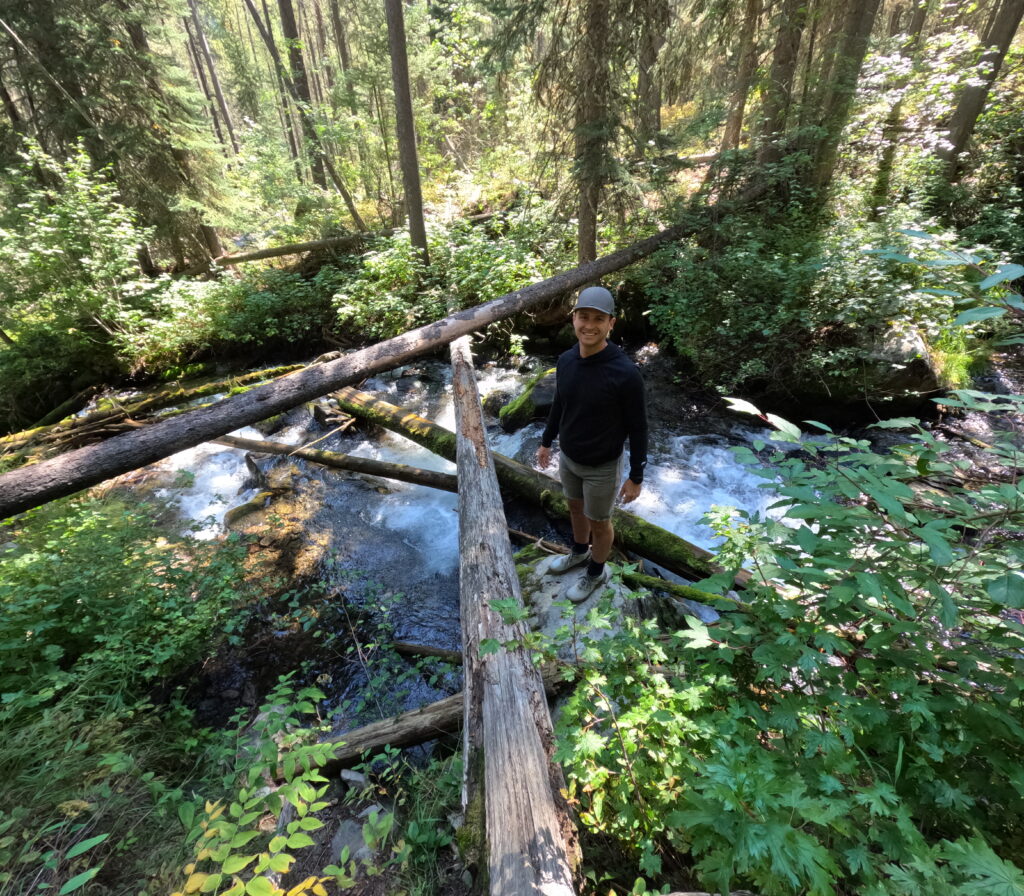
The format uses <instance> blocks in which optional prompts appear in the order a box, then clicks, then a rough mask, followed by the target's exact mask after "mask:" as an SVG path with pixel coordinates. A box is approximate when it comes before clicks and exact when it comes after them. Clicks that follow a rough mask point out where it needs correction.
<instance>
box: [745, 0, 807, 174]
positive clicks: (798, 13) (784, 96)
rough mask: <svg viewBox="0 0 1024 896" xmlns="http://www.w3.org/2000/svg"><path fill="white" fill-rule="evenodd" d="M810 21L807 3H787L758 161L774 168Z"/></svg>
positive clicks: (766, 100)
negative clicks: (805, 25) (804, 36)
mask: <svg viewBox="0 0 1024 896" xmlns="http://www.w3.org/2000/svg"><path fill="white" fill-rule="evenodd" d="M806 20H807V4H806V0H783V3H782V9H781V10H780V13H779V30H778V35H777V37H776V39H775V49H774V51H773V53H772V66H771V71H770V73H769V75H768V85H767V87H766V89H765V98H764V106H763V108H762V110H761V126H760V129H759V130H760V138H761V147H760V150H759V152H758V157H757V158H758V161H759V162H761V163H763V164H771V163H772V162H777V161H778V160H779V159H781V158H782V145H783V138H784V134H785V130H786V121H787V119H788V117H789V107H790V105H791V104H792V100H793V79H794V76H795V75H796V64H797V58H798V56H799V51H800V37H801V35H802V33H803V29H804V24H805V22H806Z"/></svg>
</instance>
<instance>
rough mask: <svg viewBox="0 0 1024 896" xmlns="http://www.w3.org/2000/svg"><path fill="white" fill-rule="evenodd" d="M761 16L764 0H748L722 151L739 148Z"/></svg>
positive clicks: (755, 59) (754, 63) (752, 76)
mask: <svg viewBox="0 0 1024 896" xmlns="http://www.w3.org/2000/svg"><path fill="white" fill-rule="evenodd" d="M760 18H761V0H747V3H746V7H745V9H744V12H743V30H742V31H740V49H739V57H740V58H739V67H738V68H737V70H736V87H735V89H734V90H733V92H732V100H731V101H730V103H729V117H728V118H727V119H726V121H725V130H724V132H723V133H722V152H728V151H729V150H732V149H738V148H739V145H740V134H741V133H742V131H743V112H744V110H745V108H746V105H747V95H748V94H749V93H750V85H751V84H752V83H753V80H754V72H755V71H756V70H757V22H758V20H759V19H760Z"/></svg>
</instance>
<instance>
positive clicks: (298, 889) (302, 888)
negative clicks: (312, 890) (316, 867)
mask: <svg viewBox="0 0 1024 896" xmlns="http://www.w3.org/2000/svg"><path fill="white" fill-rule="evenodd" d="M314 883H316V878H315V877H313V876H312V875H311V876H310V877H307V878H306V879H305V880H304V881H303V882H302V883H301V884H297V885H296V886H294V887H292V888H291V889H290V890H289V891H288V896H300V894H302V893H305V892H306V890H307V888H308V887H309V886H310V885H311V884H314Z"/></svg>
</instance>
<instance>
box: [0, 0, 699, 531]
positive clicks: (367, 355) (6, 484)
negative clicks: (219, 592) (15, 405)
mask: <svg viewBox="0 0 1024 896" xmlns="http://www.w3.org/2000/svg"><path fill="white" fill-rule="evenodd" d="M249 2H251V0H249ZM698 227H699V225H694V224H687V225H678V226H676V227H670V228H669V229H667V230H663V231H662V232H661V233H659V234H656V235H655V236H652V237H648V238H647V239H646V240H642V241H641V242H639V243H636V244H634V245H633V246H630V247H628V248H626V249H621V250H619V251H618V252H615V253H613V254H611V255H608V256H606V257H604V258H602V259H599V260H597V261H594V262H591V263H590V264H586V265H582V266H580V267H578V268H574V269H573V270H571V271H566V272H564V273H561V274H557V275H555V276H554V277H551V278H549V279H547V280H544V281H541V282H540V283H535V284H532V285H531V286H527V287H524V288H523V289H519V290H516V291H515V292H512V293H508V294H506V295H504V296H500V297H499V298H497V299H494V300H492V301H490V302H487V303H486V304H483V305H478V306H477V307H475V308H468V309H466V310H464V311H460V312H458V313H456V314H453V315H451V316H450V317H447V318H445V319H444V320H440V321H437V322H435V323H431V324H427V325H426V326H423V327H419V328H417V329H415V330H411V331H410V332H408V333H403V334H402V335H401V336H396V337H394V338H393V339H388V340H387V341H385V342H382V343H379V344H378V345H374V346H371V347H370V348H367V349H363V350H362V351H358V352H353V353H352V354H350V355H346V356H344V357H342V358H339V359H338V360H336V361H331V362H329V363H327V364H314V365H312V366H311V367H308V368H306V369H305V370H302V371H300V372H299V373H295V374H292V375H291V376H287V377H285V378H284V379H283V380H281V381H280V382H276V383H271V384H268V385H266V386H259V387H257V388H254V389H252V390H251V391H249V392H247V393H245V394H244V395H236V396H233V397H231V398H226V399H223V400H222V401H219V402H217V403H216V404H214V405H210V406H208V407H204V408H197V409H196V410H192V411H188V412H186V413H183V414H181V415H180V416H178V417H176V418H175V419H173V420H166V421H163V422H161V423H156V424H153V425H152V426H147V427H146V428H145V429H141V430H139V431H137V432H132V433H126V434H124V435H121V436H119V437H117V438H115V439H111V440H110V441H108V442H105V443H103V444H99V445H90V446H89V447H87V448H81V449H79V450H77V451H74V452H71V453H70V454H67V455H64V456H61V457H56V458H52V459H50V460H46V461H42V462H40V463H38V464H33V465H32V466H30V467H25V468H22V469H19V470H13V471H11V472H9V473H6V474H4V475H2V476H0V519H4V518H6V517H9V516H12V515H13V514H15V513H20V512H21V511H23V510H28V509H29V508H31V507H38V506H39V505H40V504H45V503H46V502H47V501H52V500H54V499H56V498H62V497H64V496H65V495H71V494H74V493H75V492H77V491H80V490H82V489H84V488H88V487H89V486H91V485H96V484H97V483H99V482H103V481H105V480H107V479H110V478H112V477H114V476H117V475H119V474H121V473H127V472H128V471H129V470H135V469H138V468H139V467H142V466H145V465H146V464H150V463H153V462H154V461H157V460H160V459H161V458H164V457H168V456H170V455H171V454H174V453H175V452H176V451H180V450H182V449H184V448H190V447H192V446H193V445H199V444H201V443H202V442H206V441H208V440H209V439H213V438H217V437H218V436H222V435H224V434H225V433H229V432H231V431H232V430H235V429H238V428H239V427H240V426H246V425H248V424H250V423H255V422H257V421H258V420H264V419H266V418H267V417H272V416H273V415H274V414H278V413H281V412H282V411H286V410H289V409H290V408H293V407H295V406H296V405H299V404H302V402H304V401H309V400H311V399H313V398H318V397H319V396H321V395H326V394H327V393H328V392H332V391H333V390H335V389H337V388H339V387H341V386H344V385H347V384H348V383H353V382H356V381H357V380H360V379H362V378H364V377H366V376H368V375H369V374H371V373H374V372H376V371H379V370H388V369H390V368H392V367H395V366H397V365H399V364H403V363H405V362H406V361H409V360H411V359H413V358H415V357H417V356H419V355H422V354H424V353H426V352H428V351H431V350H433V349H436V348H439V347H441V346H442V345H446V344H448V343H449V342H451V341H452V340H454V339H458V338H459V337H460V336H465V335H466V334H467V333H472V332H474V331H476V330H480V329H483V328H484V327H486V326H487V325H488V324H491V323H494V321H497V320H501V319H503V318H506V317H510V316H511V315H513V314H518V313H519V312H521V311H526V310H527V309H529V308H533V307H535V306H537V305H539V304H541V303H542V302H545V301H550V300H551V299H553V298H556V297H560V296H563V295H566V294H568V293H570V292H571V291H572V290H574V289H577V288H579V287H580V286H582V285H583V284H585V283H591V282H593V281H594V280H597V279H598V278H600V277H602V276H604V275H606V274H609V273H611V272H612V271H617V270H620V269H621V268H624V267H626V266H627V265H629V264H632V263H633V262H634V261H637V260H638V259H640V258H643V257H645V256H647V255H649V254H650V253H651V252H653V251H654V250H655V249H657V248H658V247H659V246H660V245H662V244H663V243H664V242H666V241H667V240H670V239H678V238H680V237H682V236H685V235H688V234H691V233H693V232H694V231H695V230H696V229H698Z"/></svg>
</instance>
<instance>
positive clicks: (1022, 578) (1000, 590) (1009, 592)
mask: <svg viewBox="0 0 1024 896" xmlns="http://www.w3.org/2000/svg"><path fill="white" fill-rule="evenodd" d="M986 590H987V591H988V596H989V597H991V598H992V600H994V601H995V602H996V603H997V604H1002V605H1003V606H1004V607H1012V608H1013V609H1015V610H1019V609H1022V608H1024V574H1022V573H1019V572H1008V573H1005V574H1004V575H1001V576H999V577H998V578H996V579H993V580H992V581H991V582H989V583H988V585H987V587H986Z"/></svg>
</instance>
